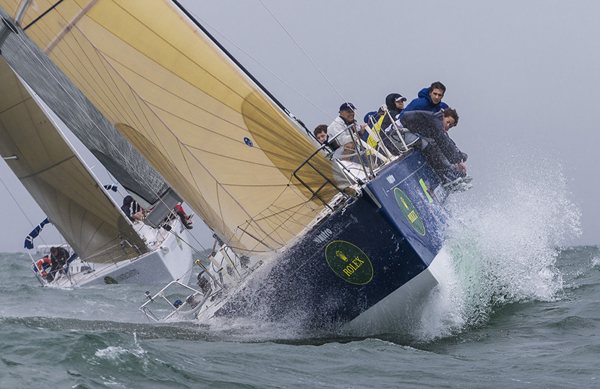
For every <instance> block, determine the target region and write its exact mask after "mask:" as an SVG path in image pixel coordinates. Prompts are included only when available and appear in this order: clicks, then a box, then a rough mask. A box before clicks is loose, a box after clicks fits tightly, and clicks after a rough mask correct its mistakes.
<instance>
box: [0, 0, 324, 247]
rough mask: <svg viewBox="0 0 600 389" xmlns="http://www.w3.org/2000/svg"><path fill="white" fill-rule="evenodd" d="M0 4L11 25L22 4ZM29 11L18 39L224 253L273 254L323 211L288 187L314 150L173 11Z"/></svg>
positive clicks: (314, 178)
mask: <svg viewBox="0 0 600 389" xmlns="http://www.w3.org/2000/svg"><path fill="white" fill-rule="evenodd" d="M0 4H1V5H2V7H3V8H4V9H5V10H6V11H7V12H8V13H9V14H11V15H13V16H14V14H15V11H16V9H17V7H18V4H19V1H16V0H13V1H9V0H6V1H0ZM32 4H33V5H32V6H30V7H29V8H28V9H27V10H26V14H25V17H24V19H23V22H22V24H21V25H22V26H23V27H25V28H26V32H27V34H28V35H29V36H30V37H31V38H32V39H33V40H34V41H35V42H36V44H37V45H38V46H39V47H40V48H41V49H42V50H44V52H45V53H46V54H47V55H48V56H49V57H50V59H52V61H53V62H55V63H56V64H57V65H58V67H59V68H60V69H61V70H62V71H63V72H64V73H65V74H66V75H67V76H68V77H69V78H70V79H71V80H72V81H73V82H74V84H75V85H76V86H77V87H78V88H79V89H80V90H81V91H82V92H83V93H84V94H85V95H86V96H87V98H89V99H90V100H91V102H92V103H93V104H94V105H95V106H96V107H97V108H98V109H99V110H100V111H101V112H102V113H103V114H104V115H105V116H106V117H107V118H108V119H109V121H110V122H111V123H113V125H114V126H115V127H116V128H117V129H118V130H119V131H120V132H121V133H122V134H123V135H124V136H125V137H126V138H127V139H128V140H129V141H130V142H131V143H132V144H133V145H134V146H135V147H136V149H137V150H138V151H139V152H140V153H141V154H142V155H143V156H144V157H145V158H146V159H147V160H148V161H149V162H150V163H151V164H152V165H153V166H154V168H156V169H157V170H158V171H159V172H160V173H161V175H162V176H163V177H164V178H165V179H166V180H167V181H168V182H169V183H170V184H171V185H172V187H173V188H174V189H175V190H176V191H177V192H178V193H179V194H180V195H181V196H182V197H183V199H184V200H185V201H186V202H187V203H188V204H189V205H190V206H191V207H192V208H193V209H194V210H195V211H196V212H197V213H199V214H200V215H201V217H202V218H203V220H204V221H205V222H206V223H207V224H208V225H209V226H210V227H211V228H212V229H214V230H215V231H216V232H217V233H218V234H219V235H220V237H221V238H222V239H224V240H225V241H227V242H228V243H229V244H230V245H231V246H233V247H235V248H237V249H240V250H247V251H264V250H269V249H277V248H279V247H282V246H283V245H284V244H286V243H287V242H289V241H290V240H291V239H292V238H293V237H295V236H296V235H297V234H298V233H300V232H301V231H302V230H303V229H304V228H305V226H306V225H308V224H309V223H310V222H311V221H312V220H313V219H314V218H315V217H316V215H317V214H318V213H319V212H320V211H321V210H322V208H323V203H322V202H321V201H319V200H317V199H315V198H313V197H312V193H311V192H310V191H309V190H307V189H306V188H305V187H304V186H302V185H300V183H299V182H298V181H297V180H296V179H295V178H293V177H292V173H293V172H294V170H295V169H296V168H298V167H299V166H300V165H301V164H302V163H303V162H304V161H305V160H306V158H307V157H309V156H310V155H311V154H312V153H313V152H314V151H315V147H314V146H313V145H312V144H311V142H310V141H308V140H307V139H306V138H305V137H304V136H303V135H302V134H301V133H300V132H299V131H298V127H297V124H296V123H295V122H294V121H293V120H292V119H290V117H289V116H288V115H286V114H285V112H283V111H282V110H281V109H280V108H278V107H277V106H276V105H275V104H274V103H273V101H272V100H271V99H270V98H269V97H268V96H267V95H266V94H265V93H264V92H263V91H262V90H261V89H260V88H259V87H257V85H256V84H255V83H254V82H253V81H252V80H251V79H250V78H249V77H248V76H247V75H246V74H245V73H244V72H243V71H241V70H240V69H239V67H238V66H237V65H236V64H235V63H234V62H233V61H232V60H231V59H230V58H229V57H228V56H227V55H226V54H225V53H223V52H222V51H221V50H220V49H219V47H218V46H217V45H216V44H215V43H214V42H213V41H212V40H211V39H210V37H208V36H207V35H206V34H205V33H204V32H203V31H202V30H201V29H200V28H199V27H198V26H197V25H196V24H195V23H194V22H193V21H192V20H191V19H189V18H188V17H187V16H186V15H185V14H184V13H183V12H182V11H181V10H180V9H179V7H178V5H177V4H176V3H175V2H171V1H166V0H144V1H126V0H92V1H89V0H86V1H82V0H80V1H75V0H64V1H61V2H56V1H42V0H36V1H35V2H33V3H32ZM315 160H316V161H314V162H312V161H311V163H313V165H315V167H316V168H317V169H318V170H319V171H320V172H322V173H324V174H325V176H326V177H327V178H329V179H331V162H330V161H328V160H326V159H325V158H315ZM298 174H299V176H300V177H301V179H302V181H303V182H305V183H307V184H308V185H309V186H310V187H311V188H315V189H316V188H318V187H320V186H321V185H323V183H324V182H325V178H324V177H323V176H322V175H321V174H319V173H317V172H316V171H315V170H314V169H312V168H310V167H309V166H306V167H305V168H303V169H302V170H301V171H300V172H299V173H298ZM327 188H328V191H329V192H328V193H324V194H323V196H322V198H324V199H325V200H328V199H330V198H331V196H332V194H333V190H334V188H333V187H332V186H328V187H327Z"/></svg>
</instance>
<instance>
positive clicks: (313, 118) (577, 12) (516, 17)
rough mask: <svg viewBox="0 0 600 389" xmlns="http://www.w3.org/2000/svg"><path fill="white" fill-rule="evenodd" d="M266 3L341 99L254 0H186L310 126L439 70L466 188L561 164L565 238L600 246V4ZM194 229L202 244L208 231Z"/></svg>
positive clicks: (480, 188) (0, 190)
mask: <svg viewBox="0 0 600 389" xmlns="http://www.w3.org/2000/svg"><path fill="white" fill-rule="evenodd" d="M263 1H264V2H265V4H266V5H267V6H268V7H269V9H270V10H271V11H272V12H273V13H274V14H275V16H276V17H277V18H278V19H279V21H280V22H281V23H282V24H283V26H284V27H285V28H286V29H287V30H288V31H289V33H290V34H291V35H292V37H293V38H294V39H295V40H296V41H297V42H298V43H299V44H300V45H301V46H302V47H303V49H304V50H305V51H306V52H307V53H308V55H309V56H310V57H311V59H312V60H313V61H314V62H315V63H316V64H317V65H318V66H319V67H320V69H321V70H322V71H323V73H324V74H325V75H326V76H327V78H328V79H329V80H330V81H331V83H332V84H333V85H334V86H335V88H337V90H338V91H339V92H340V94H341V95H342V96H343V97H341V96H340V95H338V93H337V92H336V91H335V90H334V88H333V87H332V86H330V85H329V84H328V82H327V81H326V80H325V79H324V78H323V76H321V75H320V74H319V72H318V71H317V70H316V69H315V67H314V66H313V65H312V64H311V62H310V61H309V60H308V59H307V58H306V56H304V54H303V53H302V52H301V51H300V49H299V48H298V47H297V46H296V45H295V43H294V42H293V41H292V40H291V39H290V37H289V36H287V35H286V33H285V32H284V31H283V30H282V28H281V27H280V26H279V25H278V24H277V22H276V21H275V20H274V19H273V17H272V16H271V15H270V14H269V13H268V12H267V10H266V9H265V8H264V7H263V5H262V4H261V2H260V1H259V0H220V1H200V0H194V1H193V0H188V1H182V3H183V4H184V5H186V6H187V7H188V9H189V10H190V11H191V12H193V13H194V14H195V15H196V16H197V17H198V18H200V19H201V21H203V22H205V23H206V24H208V25H209V26H210V27H212V28H214V29H210V28H209V29H210V30H211V32H213V33H214V35H215V37H216V38H217V39H219V40H220V41H221V42H222V43H223V44H224V45H225V46H226V47H227V48H228V49H230V50H231V52H232V53H233V54H234V55H235V56H236V58H238V59H239V60H240V62H242V63H243V64H244V65H245V66H246V67H247V68H248V69H249V70H250V71H251V72H252V73H253V74H254V75H255V76H256V77H257V78H258V79H259V80H260V81H261V82H262V83H263V84H264V85H265V87H267V89H269V90H270V91H271V92H272V93H273V94H274V95H275V96H276V97H277V98H278V99H279V100H280V101H281V102H282V103H283V104H284V105H285V106H286V107H287V108H288V109H289V110H290V111H292V112H293V113H294V114H295V115H296V116H297V117H298V118H300V119H302V120H303V121H304V122H305V123H306V125H307V126H308V127H309V128H310V129H312V128H314V127H315V126H316V125H317V124H321V123H324V124H329V123H330V122H331V120H332V119H333V117H335V115H337V109H338V107H339V105H340V104H341V103H342V102H343V100H344V99H346V100H348V101H351V102H353V103H354V104H355V105H356V106H357V108H358V115H357V118H360V119H362V117H363V116H364V114H365V113H367V112H368V111H371V110H376V109H377V107H378V106H380V105H381V104H383V102H384V98H385V96H386V95H387V94H388V93H391V92H398V93H401V94H402V95H404V96H406V97H407V98H408V99H409V101H410V100H411V99H412V98H414V97H416V95H417V93H418V91H419V90H420V89H422V88H424V87H427V86H429V85H430V84H431V82H433V81H438V80H439V81H442V82H443V83H444V84H445V85H446V87H447V88H448V90H447V92H446V96H445V97H444V101H445V102H446V103H448V104H449V105H450V106H451V107H453V108H456V109H457V110H458V113H459V115H460V123H459V125H458V127H457V128H456V129H453V130H452V133H451V135H452V137H453V139H454V140H455V141H456V142H457V144H458V145H459V147H460V148H461V150H463V151H465V152H467V153H468V154H469V161H468V162H467V167H468V169H469V174H470V175H472V176H473V177H475V181H474V184H475V188H474V189H473V190H472V191H471V193H469V194H468V196H469V198H471V199H472V198H474V197H477V196H479V197H486V198H489V197H490V196H492V197H493V196H494V195H495V194H496V195H497V196H502V195H503V193H504V192H503V191H505V190H510V188H506V187H504V188H498V187H496V186H495V185H497V184H498V183H497V180H495V177H497V176H498V175H500V174H503V175H506V174H508V175H514V176H515V177H519V176H525V175H529V174H525V172H528V173H531V172H530V171H529V170H531V169H534V170H535V169H541V170H544V169H546V171H545V172H544V173H545V174H540V177H543V176H547V175H548V174H550V175H552V173H553V172H556V171H557V167H558V166H562V174H563V176H564V178H565V179H566V180H567V185H568V189H569V190H570V191H571V192H572V193H571V194H570V195H569V196H568V198H569V199H570V200H571V202H572V203H573V204H574V206H576V207H579V208H580V210H581V212H582V217H581V221H582V228H583V235H582V236H581V237H580V238H578V239H574V240H573V242H572V243H573V244H597V243H599V241H600V238H599V237H598V233H599V232H600V207H597V206H596V204H595V198H596V193H598V192H599V190H600V185H599V184H598V182H597V173H596V169H597V167H598V166H600V153H599V152H598V151H597V150H596V145H597V144H598V143H599V142H600V135H599V134H598V131H597V127H598V121H599V119H598V117H597V114H596V111H597V110H596V109H595V105H596V101H597V99H596V89H597V88H596V85H598V81H599V79H600V73H599V69H600V40H599V37H600V24H599V23H598V22H597V21H598V20H600V2H597V1H591V0H590V1H576V2H567V1H414V0H413V1H393V0H388V1H383V0H380V1H373V0H372V1H357V0H355V1H349V0H346V1H341V0H340V1H338V0H320V1H316V0H302V1H300V0H296V1H290V0H277V1H274V0H263ZM207 27H208V26H207ZM215 29H216V30H217V31H218V32H219V33H222V34H223V35H225V36H226V37H227V38H228V39H230V40H231V41H232V42H234V43H235V44H236V45H238V46H240V47H241V48H242V49H243V50H244V51H245V52H247V53H248V54H250V55H251V56H252V57H253V58H254V59H255V60H257V61H258V62H260V63H261V64H262V65H264V66H265V67H267V68H269V69H270V70H271V71H273V72H274V73H275V74H277V75H278V76H279V77H281V78H282V79H283V80H285V81H286V82H287V83H288V84H290V85H291V86H292V87H293V88H294V89H296V90H297V91H298V92H300V93H301V94H302V95H304V96H305V97H306V98H307V99H308V100H310V101H311V103H312V104H314V105H316V106H318V107H319V108H320V109H321V110H323V111H325V112H326V113H327V115H326V114H324V113H323V112H321V111H320V110H318V109H316V108H314V107H313V106H312V105H311V104H310V103H308V102H307V101H306V100H304V99H303V98H301V97H299V96H298V95H297V94H296V93H295V92H294V91H292V90H291V89H290V88H289V87H287V86H285V85H284V84H282V83H281V82H280V81H278V80H277V79H276V78H274V77H273V76H272V75H271V74H269V73H268V72H266V71H265V70H264V69H263V68H262V67H260V66H259V65H257V64H256V63H255V62H254V61H253V60H252V59H250V58H248V57H247V56H246V55H244V54H243V53H241V52H240V51H239V50H238V49H236V48H235V47H234V46H233V45H232V44H231V43H230V42H229V41H227V40H226V39H225V38H223V37H222V36H221V35H220V34H219V33H216V32H215ZM97 170H100V169H99V167H96V169H95V171H97ZM102 170H103V169H102ZM0 178H1V179H2V181H3V182H4V183H6V184H7V185H8V186H9V187H10V189H11V192H12V193H13V194H14V195H15V196H17V198H18V201H19V205H20V206H21V207H23V208H24V209H25V211H26V213H27V216H28V217H29V218H30V219H31V220H32V222H33V223H38V222H39V221H41V220H42V219H43V217H44V216H43V215H42V213H41V211H40V210H39V208H38V207H37V206H36V205H35V203H34V202H33V200H32V199H31V198H30V197H29V195H28V194H27V192H26V191H25V190H24V189H23V188H22V186H21V185H20V184H19V182H18V181H17V180H16V178H15V177H14V175H13V174H12V172H11V171H10V169H8V167H7V166H6V164H5V163H1V164H0ZM545 206H559V205H558V204H552V203H550V204H546V205H545ZM567 206H569V207H571V205H567ZM0 210H1V211H0V212H2V223H0V251H20V250H21V249H22V241H23V238H24V237H25V235H26V234H27V233H28V232H29V230H30V229H31V225H30V224H29V222H28V221H27V220H26V219H25V218H24V216H23V215H22V213H21V212H20V211H19V209H18V208H17V205H16V204H15V202H14V201H13V200H12V199H11V197H10V196H9V194H8V193H7V191H6V189H5V188H4V187H3V186H1V185H0ZM194 231H195V232H196V235H198V236H199V237H200V239H202V242H203V243H204V244H205V245H206V244H210V239H209V238H208V237H207V235H208V234H207V233H206V232H198V231H197V230H194Z"/></svg>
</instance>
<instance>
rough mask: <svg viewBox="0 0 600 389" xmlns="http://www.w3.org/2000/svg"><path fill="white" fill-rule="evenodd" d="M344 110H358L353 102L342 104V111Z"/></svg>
mask: <svg viewBox="0 0 600 389" xmlns="http://www.w3.org/2000/svg"><path fill="white" fill-rule="evenodd" d="M342 111H356V107H354V104H352V103H344V104H342V105H340V112H342Z"/></svg>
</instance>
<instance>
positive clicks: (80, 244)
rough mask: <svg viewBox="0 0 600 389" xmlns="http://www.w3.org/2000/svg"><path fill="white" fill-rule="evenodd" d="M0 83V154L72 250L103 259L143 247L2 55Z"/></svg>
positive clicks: (133, 252) (135, 253) (131, 253)
mask: <svg viewBox="0 0 600 389" xmlns="http://www.w3.org/2000/svg"><path fill="white" fill-rule="evenodd" d="M0 85H2V93H0V155H2V157H4V158H6V159H7V161H6V162H7V163H8V166H9V167H10V168H11V169H12V170H13V172H14V173H15V174H16V176H17V177H18V178H19V180H20V181H21V183H22V184H23V186H25V188H26V189H27V190H28V191H29V193H30V194H31V196H32V197H33V198H34V200H35V201H36V202H37V203H38V205H39V206H40V208H42V210H43V211H44V212H45V213H46V215H47V216H48V218H49V219H50V221H51V222H52V224H54V226H55V227H56V228H57V229H58V231H59V232H60V233H61V235H62V236H63V237H64V238H65V240H66V241H67V242H68V243H69V244H70V245H71V247H72V248H73V249H74V250H75V252H77V254H79V256H80V257H81V258H83V259H85V260H87V261H89V262H96V263H108V262H113V261H121V260H124V259H127V258H135V257H137V256H139V255H140V254H142V253H144V252H146V251H148V250H147V248H146V245H145V243H144V242H143V241H142V239H141V238H140V236H139V235H138V234H137V233H136V232H135V230H134V229H133V226H132V225H131V223H130V222H129V221H128V220H127V219H126V218H125V217H124V215H123V213H122V212H121V211H120V209H119V208H118V207H117V205H116V204H115V203H114V202H113V201H112V200H111V199H110V198H109V197H108V195H107V194H106V192H105V191H104V189H103V188H102V186H101V185H99V184H98V183H97V182H96V180H95V179H94V177H93V176H92V175H91V174H90V172H89V171H88V170H87V168H86V167H85V166H84V165H83V163H82V162H81V161H80V160H79V159H78V157H77V155H76V154H75V153H74V152H73V150H72V149H71V148H70V147H69V145H68V144H67V143H66V142H65V140H64V138H63V137H62V136H61V134H60V133H59V132H58V131H57V129H56V128H55V127H54V125H53V124H52V122H51V121H50V119H49V118H48V117H47V116H46V114H45V113H44V112H43V111H42V109H41V108H40V107H39V106H38V104H37V103H36V102H35V100H34V99H33V98H32V96H31V95H30V94H29V92H28V91H27V89H26V88H25V87H24V85H23V84H22V83H21V81H20V80H19V79H18V78H17V76H16V75H15V74H14V73H13V71H12V70H11V68H10V67H9V66H8V64H7V63H6V62H5V61H4V60H3V59H0Z"/></svg>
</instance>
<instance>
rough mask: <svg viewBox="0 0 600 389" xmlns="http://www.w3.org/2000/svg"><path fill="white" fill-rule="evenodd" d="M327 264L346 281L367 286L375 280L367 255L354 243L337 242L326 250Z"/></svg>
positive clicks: (330, 244)
mask: <svg viewBox="0 0 600 389" xmlns="http://www.w3.org/2000/svg"><path fill="white" fill-rule="evenodd" d="M325 259H326V260H327V264H328V265H329V267H330V268H331V270H333V272H334V273H335V274H337V275H338V276H339V277H340V278H342V279H343V280H344V281H348V282H350V283H351V284H356V285H365V284H368V283H369V282H370V281H371V279H372V278H373V265H372V264H371V261H370V260H369V258H368V257H367V255H366V254H365V253H363V251H362V250H361V249H359V248H358V247H356V246H355V245H353V244H352V243H348V242H344V241H343V240H335V241H333V242H331V243H329V244H328V245H327V248H326V249H325Z"/></svg>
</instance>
